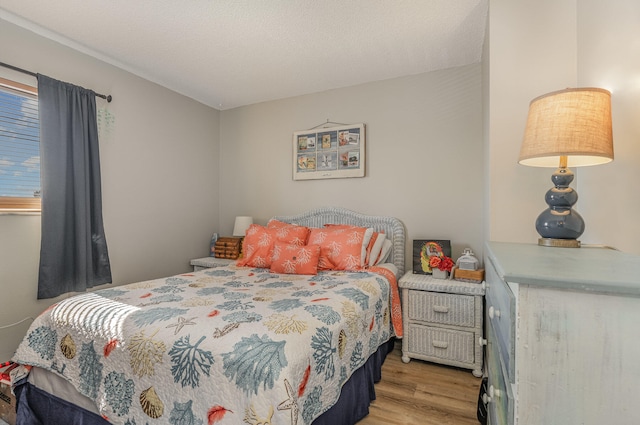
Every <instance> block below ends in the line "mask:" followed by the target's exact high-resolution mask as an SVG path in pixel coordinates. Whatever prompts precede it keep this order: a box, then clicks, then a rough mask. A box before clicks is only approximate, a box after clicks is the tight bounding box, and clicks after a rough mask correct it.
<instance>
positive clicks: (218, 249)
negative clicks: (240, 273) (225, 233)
mask: <svg viewBox="0 0 640 425" xmlns="http://www.w3.org/2000/svg"><path fill="white" fill-rule="evenodd" d="M241 247H242V238H236V237H223V238H219V239H218V240H217V241H216V245H215V247H214V255H215V257H216V258H228V259H230V260H236V259H237V258H238V257H239V256H240V251H241Z"/></svg>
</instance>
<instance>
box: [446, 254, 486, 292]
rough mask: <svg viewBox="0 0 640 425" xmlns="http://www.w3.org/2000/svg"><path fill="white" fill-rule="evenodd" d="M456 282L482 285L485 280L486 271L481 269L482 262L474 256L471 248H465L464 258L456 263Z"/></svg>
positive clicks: (454, 275) (454, 274)
mask: <svg viewBox="0 0 640 425" xmlns="http://www.w3.org/2000/svg"><path fill="white" fill-rule="evenodd" d="M453 277H454V279H456V280H460V281H463V282H470V283H481V282H482V280H483V279H484V269H481V268H480V261H479V260H478V259H477V258H476V256H475V255H474V254H473V251H472V250H471V248H465V249H464V251H462V256H461V257H460V258H458V260H457V261H456V267H455V269H454V272H453Z"/></svg>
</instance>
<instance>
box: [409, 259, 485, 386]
mask: <svg viewBox="0 0 640 425" xmlns="http://www.w3.org/2000/svg"><path fill="white" fill-rule="evenodd" d="M398 286H399V287H400V290H401V291H402V321H403V328H404V337H403V338H402V361H403V362H405V363H408V362H409V361H410V360H411V359H412V358H415V359H421V360H427V361H431V362H435V363H441V364H446V365H450V366H458V367H462V368H467V369H472V371H473V372H472V373H473V374H474V375H475V376H477V377H480V376H482V346H481V345H480V342H479V341H480V339H481V337H482V321H483V313H482V311H483V302H482V298H483V295H484V285H483V284H481V283H467V282H460V281H456V280H448V279H435V278H433V277H432V276H431V275H425V274H413V272H411V271H409V272H407V273H406V274H405V275H404V276H403V277H402V278H400V281H399V282H398Z"/></svg>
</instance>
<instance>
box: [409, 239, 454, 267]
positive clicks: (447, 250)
mask: <svg viewBox="0 0 640 425" xmlns="http://www.w3.org/2000/svg"><path fill="white" fill-rule="evenodd" d="M434 255H435V256H438V257H442V256H446V257H451V241H449V240H442V239H414V240H413V256H412V257H413V273H414V274H431V267H430V266H429V258H430V257H432V256H434Z"/></svg>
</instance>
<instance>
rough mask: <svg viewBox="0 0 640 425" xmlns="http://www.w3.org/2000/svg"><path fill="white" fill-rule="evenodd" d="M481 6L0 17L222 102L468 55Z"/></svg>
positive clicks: (231, 8)
mask: <svg viewBox="0 0 640 425" xmlns="http://www.w3.org/2000/svg"><path fill="white" fill-rule="evenodd" d="M487 8H488V0H182V1H178V0H136V1H131V0H102V1H99V0H56V1H38V0H0V19H4V20H6V21H10V22H13V23H15V24H17V25H20V26H23V27H25V28H27V29H30V30H33V31H35V32H37V33H39V34H41V35H45V36H47V37H49V38H52V39H54V40H56V41H58V42H60V43H62V44H65V45H68V46H70V47H73V48H76V49H78V50H80V51H82V52H84V53H87V54H89V55H92V56H95V57H97V58H99V59H101V60H104V61H106V62H108V63H111V64H113V65H116V66H118V67H120V68H123V69H125V70H127V71H130V72H132V73H134V74H136V75H138V76H141V77H143V78H146V79H148V80H151V81H153V82H155V83H158V84H160V85H162V86H165V87H167V88H169V89H172V90H174V91H176V92H178V93H181V94H184V95H186V96H189V97H191V98H193V99H196V100H198V101H200V102H202V103H204V104H207V105H210V106H212V107H214V108H217V109H229V108H234V107H237V106H242V105H248V104H253V103H258V102H263V101H268V100H274V99H280V98H286V97H291V96H297V95H302V94H308V93H315V92H320V91H324V90H329V89H333V88H339V87H346V86H352V85H356V84H361V83H366V82H371V81H379V80H384V79H389V78H396V77H401V76H405V75H413V74H419V73H423V72H428V71H433V70H437V69H444V68H450V67H455V66H461V65H467V64H471V63H477V62H479V61H480V59H481V52H482V43H483V39H484V28H485V20H486V14H487ZM15 65H17V66H19V64H15ZM36 71H37V70H36Z"/></svg>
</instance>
